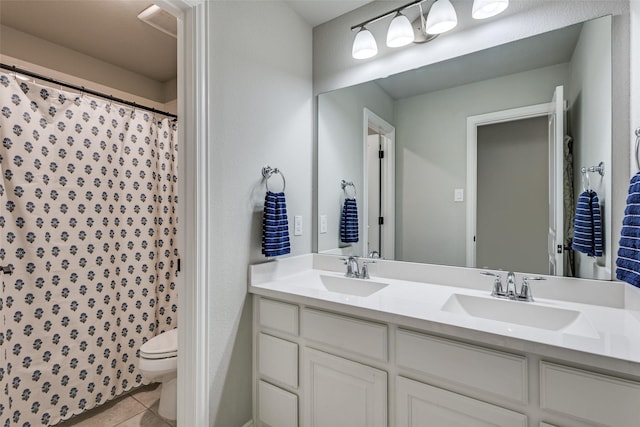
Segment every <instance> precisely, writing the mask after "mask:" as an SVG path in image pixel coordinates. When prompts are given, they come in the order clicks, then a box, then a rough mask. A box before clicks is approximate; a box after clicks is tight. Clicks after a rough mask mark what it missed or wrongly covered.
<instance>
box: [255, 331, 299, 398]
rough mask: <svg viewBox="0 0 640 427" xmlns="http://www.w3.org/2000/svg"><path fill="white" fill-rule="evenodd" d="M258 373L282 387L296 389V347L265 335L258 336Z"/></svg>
mask: <svg viewBox="0 0 640 427" xmlns="http://www.w3.org/2000/svg"><path fill="white" fill-rule="evenodd" d="M258 372H259V373H260V375H262V376H264V377H267V378H269V379H271V380H273V381H277V382H279V383H282V384H283V385H286V386H289V387H292V388H297V387H298V345H297V344H295V343H292V342H289V341H286V340H283V339H280V338H276V337H272V336H271V335H267V334H262V333H261V334H259V335H258Z"/></svg>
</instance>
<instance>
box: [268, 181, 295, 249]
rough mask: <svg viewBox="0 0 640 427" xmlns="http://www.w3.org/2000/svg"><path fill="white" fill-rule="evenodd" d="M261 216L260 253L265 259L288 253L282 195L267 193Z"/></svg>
mask: <svg viewBox="0 0 640 427" xmlns="http://www.w3.org/2000/svg"><path fill="white" fill-rule="evenodd" d="M262 215H263V216H262V253H263V254H264V255H265V256H267V257H273V256H278V255H285V254H288V253H290V252H291V246H290V244H289V220H288V218H287V202H286V201H285V198H284V193H272V192H271V191H267V196H266V197H265V199H264V212H263V214H262Z"/></svg>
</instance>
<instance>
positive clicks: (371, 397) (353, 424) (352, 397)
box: [303, 348, 387, 427]
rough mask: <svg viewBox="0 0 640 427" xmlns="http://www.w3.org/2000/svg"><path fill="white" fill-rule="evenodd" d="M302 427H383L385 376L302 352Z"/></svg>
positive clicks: (333, 358)
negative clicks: (303, 379)
mask: <svg viewBox="0 0 640 427" xmlns="http://www.w3.org/2000/svg"><path fill="white" fill-rule="evenodd" d="M303 351H304V362H303V363H304V365H303V369H304V371H305V389H306V390H305V393H304V401H305V403H304V426H305V427H386V425H387V373H386V372H383V371H381V370H379V369H375V368H371V367H369V366H365V365H362V364H360V363H355V362H352V361H350V360H347V359H343V358H341V357H336V356H332V355H330V354H327V353H323V352H321V351H317V350H313V349H310V348H305V349H304V350H303Z"/></svg>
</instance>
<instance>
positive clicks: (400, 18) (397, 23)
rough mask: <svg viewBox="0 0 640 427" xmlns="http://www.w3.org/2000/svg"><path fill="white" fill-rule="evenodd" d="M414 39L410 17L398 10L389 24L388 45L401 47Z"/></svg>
mask: <svg viewBox="0 0 640 427" xmlns="http://www.w3.org/2000/svg"><path fill="white" fill-rule="evenodd" d="M413 39H414V34H413V26H412V25H411V22H409V18H407V17H406V16H404V15H403V14H402V13H400V12H398V13H397V14H396V16H395V17H394V18H393V20H391V24H389V30H388V31H387V46H389V47H401V46H406V45H408V44H409V43H411V42H412V41H413Z"/></svg>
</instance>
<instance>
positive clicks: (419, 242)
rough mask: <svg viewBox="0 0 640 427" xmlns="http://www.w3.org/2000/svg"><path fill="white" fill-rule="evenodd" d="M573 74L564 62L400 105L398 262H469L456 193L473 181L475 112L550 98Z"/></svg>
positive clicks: (461, 207) (462, 211)
mask: <svg viewBox="0 0 640 427" xmlns="http://www.w3.org/2000/svg"><path fill="white" fill-rule="evenodd" d="M569 73H570V64H568V63H564V64H559V65H553V66H549V67H544V68H538V69H535V70H531V71H525V72H522V73H516V74H512V75H507V76H504V77H498V78H494V79H490V80H485V81H481V82H476V83H471V84H467V85H463V86H458V87H454V88H451V89H445V90H441V91H436V92H431V93H428V94H424V95H419V96H415V97H412V98H406V99H402V100H399V101H398V102H397V106H396V132H397V138H396V139H397V142H396V145H397V147H398V148H397V151H396V155H397V160H396V165H397V171H398V172H397V174H396V180H397V181H396V189H397V191H396V218H397V220H396V224H397V225H396V259H398V260H403V261H414V262H428V263H434V264H446V265H454V266H465V265H466V245H465V240H466V225H465V224H466V207H465V204H464V203H454V201H453V190H454V188H463V187H465V184H466V173H467V172H466V169H467V163H466V120H467V117H469V116H474V115H479V114H485V113H489V112H494V111H502V110H508V109H511V108H517V107H522V106H527V105H535V104H542V103H547V102H549V101H550V100H551V96H552V95H553V90H554V88H555V87H556V86H559V85H565V86H566V85H568V79H569ZM505 179H507V178H505Z"/></svg>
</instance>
